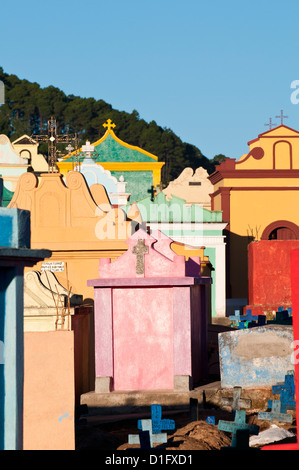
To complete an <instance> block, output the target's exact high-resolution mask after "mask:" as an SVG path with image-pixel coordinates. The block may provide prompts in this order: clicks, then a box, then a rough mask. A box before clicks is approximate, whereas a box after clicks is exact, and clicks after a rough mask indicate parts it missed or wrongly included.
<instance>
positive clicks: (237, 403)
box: [221, 387, 251, 411]
mask: <svg viewBox="0 0 299 470" xmlns="http://www.w3.org/2000/svg"><path fill="white" fill-rule="evenodd" d="M241 393H242V387H234V391H233V396H232V397H222V399H221V403H222V405H225V406H230V407H231V408H232V411H236V410H240V408H251V400H250V399H247V398H241Z"/></svg>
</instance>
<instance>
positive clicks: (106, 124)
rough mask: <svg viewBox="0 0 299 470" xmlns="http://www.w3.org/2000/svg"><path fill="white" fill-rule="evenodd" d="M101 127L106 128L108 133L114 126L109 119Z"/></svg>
mask: <svg viewBox="0 0 299 470" xmlns="http://www.w3.org/2000/svg"><path fill="white" fill-rule="evenodd" d="M103 127H107V129H108V131H110V129H111V128H112V127H113V128H114V127H115V124H114V122H112V121H111V119H107V122H105V124H103Z"/></svg>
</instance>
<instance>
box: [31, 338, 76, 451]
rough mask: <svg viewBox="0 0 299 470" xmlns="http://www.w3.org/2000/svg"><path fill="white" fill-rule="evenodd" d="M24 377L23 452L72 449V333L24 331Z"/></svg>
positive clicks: (73, 387)
mask: <svg viewBox="0 0 299 470" xmlns="http://www.w3.org/2000/svg"><path fill="white" fill-rule="evenodd" d="M62 358H63V360H62ZM24 377H25V379H24V450H74V449H75V422H74V403H75V397H74V390H75V386H74V335H73V331H49V332H25V333H24Z"/></svg>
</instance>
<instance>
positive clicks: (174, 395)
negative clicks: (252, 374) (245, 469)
mask: <svg viewBox="0 0 299 470" xmlns="http://www.w3.org/2000/svg"><path fill="white" fill-rule="evenodd" d="M232 394H233V389H225V388H221V384H220V382H213V383H210V384H207V385H202V386H201V387H197V388H195V389H193V390H190V391H171V390H157V391H152V390H151V391H126V392H111V393H96V392H95V391H92V392H88V393H85V394H83V395H81V405H86V406H87V407H88V414H89V415H90V416H107V415H112V414H113V415H115V416H116V415H122V414H129V413H133V414H134V413H144V412H148V410H149V407H150V405H152V404H158V405H161V406H162V407H163V409H164V410H188V409H189V404H190V398H196V399H197V400H198V404H199V407H201V408H224V407H223V405H222V402H221V400H222V397H230V396H232ZM242 398H249V399H251V400H252V410H257V409H258V410H262V409H264V410H266V409H267V405H268V400H269V399H273V395H272V387H262V388H254V389H246V390H245V389H244V390H242Z"/></svg>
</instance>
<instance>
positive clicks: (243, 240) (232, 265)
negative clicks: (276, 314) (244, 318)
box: [224, 230, 255, 299]
mask: <svg viewBox="0 0 299 470" xmlns="http://www.w3.org/2000/svg"><path fill="white" fill-rule="evenodd" d="M224 235H225V237H226V297H227V298H228V299H234V298H235V299H248V245H249V244H250V243H251V242H252V241H254V239H255V238H254V237H253V236H249V235H248V236H247V235H246V236H240V235H237V234H236V233H233V232H230V231H228V230H224Z"/></svg>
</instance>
